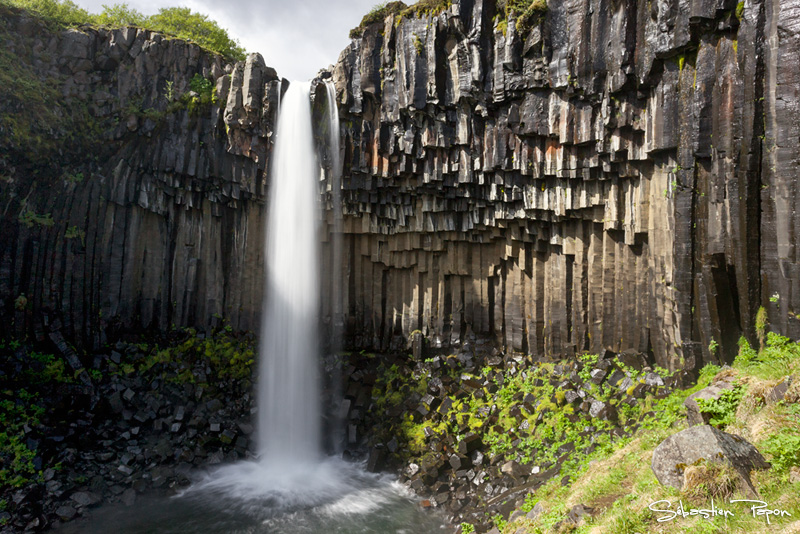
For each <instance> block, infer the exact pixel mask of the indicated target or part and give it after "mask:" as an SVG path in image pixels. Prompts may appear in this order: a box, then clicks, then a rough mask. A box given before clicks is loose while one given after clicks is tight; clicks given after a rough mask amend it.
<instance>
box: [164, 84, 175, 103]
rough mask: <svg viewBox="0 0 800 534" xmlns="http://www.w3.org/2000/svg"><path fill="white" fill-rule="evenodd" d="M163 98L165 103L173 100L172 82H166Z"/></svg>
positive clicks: (173, 86) (173, 85) (173, 87)
mask: <svg viewBox="0 0 800 534" xmlns="http://www.w3.org/2000/svg"><path fill="white" fill-rule="evenodd" d="M164 98H166V99H167V102H172V101H174V100H175V82H173V81H172V80H167V85H166V87H165V88H164Z"/></svg>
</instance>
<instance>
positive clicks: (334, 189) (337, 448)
mask: <svg viewBox="0 0 800 534" xmlns="http://www.w3.org/2000/svg"><path fill="white" fill-rule="evenodd" d="M325 89H326V91H327V102H326V104H327V106H328V124H327V131H328V139H327V141H328V147H327V148H328V150H327V153H328V154H330V160H329V161H328V164H329V165H330V167H329V174H328V183H329V184H330V191H331V207H332V209H333V224H332V226H331V229H330V244H331V256H330V261H331V263H330V265H331V269H330V276H331V281H332V283H331V286H330V287H331V291H330V295H329V298H330V302H331V305H330V313H331V325H330V328H331V334H330V337H331V342H330V347H329V353H330V355H331V358H332V359H331V362H332V364H331V365H329V370H330V379H331V380H330V383H331V398H332V402H333V403H334V405H336V406H337V409H335V410H333V414H332V422H333V426H332V428H331V443H332V445H333V451H334V452H335V453H337V454H341V453H342V451H343V450H344V444H345V440H346V439H347V436H346V434H347V433H346V432H345V426H346V424H347V421H346V415H345V414H343V413H342V404H341V403H342V402H343V400H344V395H343V392H342V368H341V363H340V362H339V360H338V357H337V354H338V351H340V350H342V333H343V332H344V314H343V313H342V187H341V178H342V168H341V155H340V145H339V109H338V107H337V106H336V87H335V86H334V84H333V82H332V81H331V80H326V81H325Z"/></svg>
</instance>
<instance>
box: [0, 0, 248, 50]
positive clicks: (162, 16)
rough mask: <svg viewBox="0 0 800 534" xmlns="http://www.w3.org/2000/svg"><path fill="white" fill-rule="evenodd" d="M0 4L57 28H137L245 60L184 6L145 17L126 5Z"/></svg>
mask: <svg viewBox="0 0 800 534" xmlns="http://www.w3.org/2000/svg"><path fill="white" fill-rule="evenodd" d="M0 4H5V5H10V6H14V7H18V8H22V9H26V10H28V11H30V12H31V13H34V14H35V15H37V16H39V17H41V18H43V19H45V20H46V21H48V22H49V23H50V24H52V25H55V26H57V27H75V26H83V25H90V26H111V27H123V26H138V27H141V28H148V29H151V30H154V31H158V32H161V33H165V34H169V35H173V36H175V37H177V38H179V39H185V40H187V41H193V42H195V43H197V44H198V45H200V46H202V47H203V48H206V49H208V50H211V51H212V52H216V53H218V54H221V55H223V56H225V57H227V58H230V59H234V60H237V61H239V60H244V58H245V51H244V48H242V46H241V45H240V44H239V42H238V41H237V40H236V39H233V38H231V37H230V35H228V32H227V30H225V29H224V28H222V27H220V26H219V24H217V23H216V22H215V21H213V20H211V19H209V18H208V16H207V15H204V14H202V13H197V12H194V11H192V10H191V9H189V8H188V7H165V8H161V9H160V10H159V11H158V13H156V14H154V15H151V16H145V15H144V14H142V13H140V12H139V11H137V10H136V9H134V8H132V7H130V6H129V5H128V4H126V3H121V4H112V5H105V4H104V5H103V10H102V11H101V12H100V13H99V14H93V13H89V12H88V11H86V10H85V9H83V8H82V7H80V6H79V5H77V4H75V3H74V2H72V1H71V0H0Z"/></svg>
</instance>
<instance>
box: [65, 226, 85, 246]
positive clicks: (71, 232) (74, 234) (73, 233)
mask: <svg viewBox="0 0 800 534" xmlns="http://www.w3.org/2000/svg"><path fill="white" fill-rule="evenodd" d="M64 237H65V238H67V239H75V238H80V240H81V245H83V246H86V232H85V231H83V230H81V229H80V228H78V227H77V226H70V227H69V228H67V231H66V232H65V233H64Z"/></svg>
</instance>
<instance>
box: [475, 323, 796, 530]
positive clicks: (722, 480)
mask: <svg viewBox="0 0 800 534" xmlns="http://www.w3.org/2000/svg"><path fill="white" fill-rule="evenodd" d="M798 370H800V346H799V345H798V344H797V343H794V342H792V341H791V340H789V339H787V338H785V337H782V336H779V335H777V334H772V333H770V334H769V335H768V338H767V340H766V343H765V347H764V348H763V349H762V350H761V351H760V352H756V351H755V350H753V349H752V348H751V347H750V346H749V345H748V344H747V342H745V341H742V342H741V343H740V352H739V355H738V357H737V358H736V360H735V362H734V365H733V367H732V368H725V369H719V368H718V367H716V366H708V367H706V368H705V369H704V370H703V372H702V374H701V377H700V380H699V382H698V384H697V385H696V386H695V387H694V388H692V389H690V390H686V391H676V392H675V393H673V394H672V395H670V397H668V398H667V399H664V400H663V401H662V403H660V405H659V406H658V408H657V410H656V416H655V417H654V418H652V419H651V420H649V421H646V422H643V428H642V430H640V431H639V432H637V433H636V434H635V435H634V436H632V437H631V438H630V439H628V440H625V441H622V442H619V446H618V448H617V449H616V450H615V451H614V452H613V453H611V454H603V453H601V454H598V455H595V456H594V458H592V459H590V461H588V462H587V464H585V466H584V467H583V468H582V469H581V472H580V473H579V474H578V475H577V477H576V478H575V480H574V482H572V483H571V484H570V485H568V486H562V485H561V483H560V480H558V479H553V480H551V481H550V482H549V483H547V484H546V485H544V486H542V487H541V488H539V489H538V490H537V491H536V492H534V493H531V494H529V495H528V497H527V499H526V502H525V506H523V508H522V510H521V511H520V512H517V513H516V514H512V517H514V516H515V515H516V516H520V515H521V514H522V512H525V513H526V514H525V515H522V516H521V517H515V518H514V520H513V521H503V520H502V519H499V518H498V519H497V520H496V521H495V525H496V526H497V529H498V530H499V531H500V532H502V533H516V534H522V533H526V532H529V533H539V532H577V533H635V532H641V533H644V532H663V533H678V532H702V533H723V532H725V533H727V532H741V533H751V532H752V533H755V532H800V469H798V465H800V403H798V400H800V380H798V379H799V378H800V376H799V375H798ZM789 377H793V380H792V381H791V385H790V386H789V388H788V390H787V391H786V392H785V393H783V394H782V395H773V390H774V389H775V387H776V386H777V385H779V384H781V383H782V382H784V381H786V379H787V378H789ZM716 378H733V380H734V384H735V385H736V387H734V389H733V390H732V392H731V393H730V394H726V395H724V396H723V397H722V398H721V399H720V400H719V401H717V402H712V403H707V404H705V405H704V406H702V408H703V411H704V412H706V413H710V414H711V416H712V418H711V424H714V425H715V426H717V427H719V428H721V429H722V430H724V431H726V432H728V433H731V434H736V435H738V436H741V437H743V438H744V439H746V440H747V441H749V442H751V443H753V444H754V445H755V446H756V447H757V448H758V449H759V451H761V452H762V453H763V454H764V456H765V457H766V459H767V460H768V461H769V462H771V464H772V468H771V469H769V470H766V471H757V472H753V473H752V477H753V482H754V484H755V487H756V489H757V490H758V492H759V494H760V497H761V500H762V501H764V502H766V503H768V505H769V506H768V508H769V509H770V510H780V511H785V512H786V514H781V517H776V516H775V515H773V516H770V518H769V523H768V522H767V518H766V517H765V516H756V517H754V516H753V514H752V511H751V508H750V506H751V505H750V504H747V503H730V500H735V499H747V498H748V497H747V496H745V495H744V494H742V493H741V491H739V489H738V488H737V487H736V477H735V475H734V473H733V472H732V471H731V470H730V469H728V468H727V467H725V466H724V465H719V464H702V463H701V464H699V465H696V466H690V467H688V468H687V470H686V473H685V483H684V488H683V489H682V490H681V491H678V490H675V489H672V488H666V487H664V486H661V484H659V482H658V481H657V480H656V478H655V476H654V474H653V471H652V470H651V468H650V462H651V460H652V456H653V451H654V449H655V448H656V447H657V446H658V445H659V444H660V443H661V442H662V441H663V440H664V439H665V438H667V437H668V436H670V435H672V434H674V433H676V432H679V431H680V430H683V429H685V428H686V421H685V419H684V418H683V413H682V412H683V407H682V403H683V401H684V400H685V399H686V397H688V396H689V395H690V394H691V393H693V392H696V391H699V390H700V389H702V388H704V387H705V386H707V385H708V384H709V383H711V382H712V381H713V380H714V379H716ZM712 498H713V500H714V505H715V507H716V508H724V509H727V510H730V511H731V512H733V514H734V515H733V516H732V517H731V516H727V517H714V518H712V519H704V518H702V517H700V516H699V515H694V516H689V517H682V516H680V515H679V516H677V517H675V518H674V519H672V520H669V521H666V520H665V521H658V519H659V518H662V519H663V518H665V517H666V516H668V515H669V514H664V513H661V512H654V511H651V509H650V508H649V505H650V504H651V503H654V502H657V501H662V500H668V501H671V503H672V505H671V510H677V508H678V504H679V502H680V503H682V504H683V508H684V509H685V510H686V511H689V510H691V509H709V508H710V507H711V500H712ZM576 505H583V506H585V507H586V508H587V509H590V510H589V512H588V513H587V515H585V516H584V517H583V518H582V519H579V520H578V521H577V522H575V521H571V520H569V519H568V513H569V512H570V510H571V509H572V508H573V507H574V506H576ZM665 507H668V508H669V506H667V505H666V504H665V503H662V504H661V505H658V506H654V508H655V509H664V508H665ZM534 508H536V510H537V511H539V513H538V515H537V514H536V513H532V514H527V512H530V511H531V510H533V509H534ZM528 515H529V516H534V515H536V517H531V518H529V517H526V516H528ZM462 531H463V532H470V531H471V525H468V524H465V525H462Z"/></svg>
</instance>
